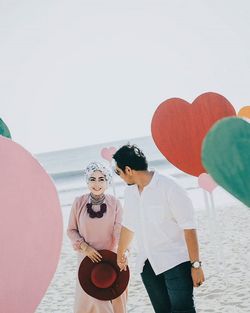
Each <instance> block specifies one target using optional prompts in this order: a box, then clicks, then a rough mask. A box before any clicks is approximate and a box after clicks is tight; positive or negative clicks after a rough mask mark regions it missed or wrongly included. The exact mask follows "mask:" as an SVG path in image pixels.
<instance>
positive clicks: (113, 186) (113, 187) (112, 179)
mask: <svg viewBox="0 0 250 313" xmlns="http://www.w3.org/2000/svg"><path fill="white" fill-rule="evenodd" d="M109 166H110V170H111V172H112V161H110V162H109ZM111 185H112V189H113V195H114V196H115V197H116V191H115V184H114V178H113V175H112V178H111Z"/></svg>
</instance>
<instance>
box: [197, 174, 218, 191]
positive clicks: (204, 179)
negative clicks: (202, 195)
mask: <svg viewBox="0 0 250 313" xmlns="http://www.w3.org/2000/svg"><path fill="white" fill-rule="evenodd" d="M198 184H199V186H200V187H201V188H202V189H205V190H206V191H208V192H212V191H213V190H214V189H215V188H216V187H217V186H218V185H217V184H216V182H215V181H214V180H213V178H212V177H211V176H210V175H209V174H207V173H202V174H200V176H199V177H198Z"/></svg>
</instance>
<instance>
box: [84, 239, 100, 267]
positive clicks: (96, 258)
mask: <svg viewBox="0 0 250 313" xmlns="http://www.w3.org/2000/svg"><path fill="white" fill-rule="evenodd" d="M81 250H82V252H84V254H85V255H86V256H88V257H89V258H90V259H91V261H92V262H93V263H98V262H100V261H101V259H102V256H101V254H100V253H99V252H98V251H97V250H95V249H94V248H92V247H91V246H89V245H88V244H86V243H82V244H81Z"/></svg>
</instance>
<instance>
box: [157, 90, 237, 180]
mask: <svg viewBox="0 0 250 313" xmlns="http://www.w3.org/2000/svg"><path fill="white" fill-rule="evenodd" d="M235 115H236V112H235V110H234V107H233V106H232V104H231V103H230V102H229V101H228V100H227V99H226V98H225V97H223V96H222V95H219V94H217V93H214V92H207V93H204V94H202V95H200V96H199V97H197V98H196V99H195V100H194V102H193V103H191V104H190V103H188V102H187V101H185V100H183V99H180V98H172V99H168V100H166V101H164V102H162V103H161V104H160V105H159V106H158V108H157V109H156V111H155V113H154V115H153V118H152V122H151V132H152V137H153V140H154V142H155V144H156V146H157V147H158V149H159V150H160V151H161V153H162V154H163V155H164V156H165V157H166V158H167V159H168V161H169V162H171V163H172V164H173V165H175V166H176V167H177V168H179V169H180V170H182V171H183V172H186V173H188V174H191V175H194V176H199V175H200V174H201V173H204V172H206V170H205V169H204V167H203V165H202V163H201V145H202V141H203V139H204V138H205V136H206V134H207V132H208V131H209V129H210V128H211V126H212V125H213V124H214V123H215V122H216V121H218V120H219V119H221V118H223V117H227V116H235Z"/></svg>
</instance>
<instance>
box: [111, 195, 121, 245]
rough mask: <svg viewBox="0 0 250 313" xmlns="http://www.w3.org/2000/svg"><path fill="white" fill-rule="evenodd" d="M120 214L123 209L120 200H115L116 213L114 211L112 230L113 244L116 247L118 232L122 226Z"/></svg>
mask: <svg viewBox="0 0 250 313" xmlns="http://www.w3.org/2000/svg"><path fill="white" fill-rule="evenodd" d="M122 214H123V209H122V205H121V202H120V201H119V200H117V202H116V213H115V223H114V230H113V246H114V247H115V248H116V247H117V246H118V242H119V238H120V232H121V227H122Z"/></svg>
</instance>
